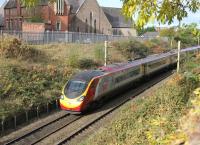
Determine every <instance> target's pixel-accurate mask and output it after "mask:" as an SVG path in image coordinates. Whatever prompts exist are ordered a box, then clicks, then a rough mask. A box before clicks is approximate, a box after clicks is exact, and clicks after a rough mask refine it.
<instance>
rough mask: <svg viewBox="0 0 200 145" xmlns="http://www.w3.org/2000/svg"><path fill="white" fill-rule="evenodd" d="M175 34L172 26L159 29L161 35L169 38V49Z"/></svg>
mask: <svg viewBox="0 0 200 145" xmlns="http://www.w3.org/2000/svg"><path fill="white" fill-rule="evenodd" d="M175 35H176V32H175V30H174V28H169V29H163V30H161V31H160V36H161V37H167V38H168V39H169V41H170V47H171V49H172V48H173V40H174V36H175Z"/></svg>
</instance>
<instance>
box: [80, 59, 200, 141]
mask: <svg viewBox="0 0 200 145" xmlns="http://www.w3.org/2000/svg"><path fill="white" fill-rule="evenodd" d="M191 60H192V61H191ZM199 69H200V67H199V60H197V59H196V58H195V59H190V61H188V62H186V65H184V66H182V73H181V74H176V75H174V76H173V77H172V78H171V79H170V80H168V81H167V83H165V84H163V85H162V86H160V87H159V88H158V89H156V91H155V92H152V93H150V94H149V95H147V96H146V97H142V98H136V99H134V100H133V101H132V102H131V103H128V104H127V105H126V106H124V107H122V108H121V110H120V111H119V113H118V114H117V115H116V116H117V117H116V118H115V119H113V120H112V121H111V122H110V123H108V125H106V126H105V127H102V128H100V129H99V131H97V133H95V134H94V135H91V136H90V137H89V138H88V139H87V140H86V141H83V142H82V143H80V144H83V145H86V144H96V145H100V144H102V143H103V144H154V145H156V144H172V143H175V144H181V143H184V142H186V141H187V139H188V138H187V134H186V133H185V132H184V131H180V129H179V128H180V120H181V121H182V122H183V123H184V124H187V127H188V126H189V127H188V128H189V129H191V128H190V126H191V125H192V124H193V123H192V122H191V121H192V120H193V119H194V118H192V119H189V120H190V122H188V121H185V120H188V116H186V117H184V118H182V117H183V116H184V115H185V114H186V113H187V112H188V109H190V108H193V105H192V104H195V105H196V107H195V108H194V109H196V110H195V111H194V109H192V110H193V114H196V115H198V116H195V119H197V118H198V117H199V103H198V102H199V97H196V98H195V99H194V95H193V93H192V92H193V90H194V89H195V88H196V87H197V86H200V79H199V75H200V71H199ZM195 93H196V94H197V95H198V94H199V89H197V90H196V91H195ZM192 98H193V99H192ZM191 99H192V103H190V102H191V101H190V100H191ZM194 100H195V101H194ZM197 106H198V107H197ZM186 118H187V119H186ZM198 120H199V119H198ZM196 124H197V123H196Z"/></svg>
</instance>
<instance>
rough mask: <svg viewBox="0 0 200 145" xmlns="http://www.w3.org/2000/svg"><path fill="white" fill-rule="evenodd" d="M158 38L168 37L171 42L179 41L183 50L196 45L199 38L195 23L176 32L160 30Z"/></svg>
mask: <svg viewBox="0 0 200 145" xmlns="http://www.w3.org/2000/svg"><path fill="white" fill-rule="evenodd" d="M160 36H162V37H168V38H169V40H171V41H173V40H175V41H176V42H177V41H181V45H182V48H185V47H190V46H194V45H197V41H198V37H200V30H199V29H198V27H197V24H195V23H192V24H189V25H185V24H184V25H183V27H180V28H179V29H177V30H176V29H175V28H169V29H164V30H161V31H160ZM173 43H175V42H173Z"/></svg>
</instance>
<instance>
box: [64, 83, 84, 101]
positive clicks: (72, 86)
mask: <svg viewBox="0 0 200 145" xmlns="http://www.w3.org/2000/svg"><path fill="white" fill-rule="evenodd" d="M86 87H87V82H85V81H82V80H70V81H69V82H68V83H67V85H66V86H65V89H64V93H65V95H66V96H67V98H69V99H74V98H76V97H78V96H80V95H81V94H82V93H83V92H84V91H85V89H86Z"/></svg>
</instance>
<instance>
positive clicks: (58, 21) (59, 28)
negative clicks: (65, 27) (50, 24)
mask: <svg viewBox="0 0 200 145" xmlns="http://www.w3.org/2000/svg"><path fill="white" fill-rule="evenodd" d="M60 30H61V21H60V20H57V22H56V31H60Z"/></svg>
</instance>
